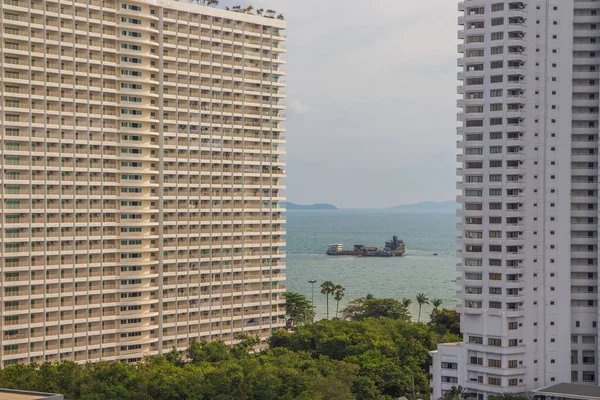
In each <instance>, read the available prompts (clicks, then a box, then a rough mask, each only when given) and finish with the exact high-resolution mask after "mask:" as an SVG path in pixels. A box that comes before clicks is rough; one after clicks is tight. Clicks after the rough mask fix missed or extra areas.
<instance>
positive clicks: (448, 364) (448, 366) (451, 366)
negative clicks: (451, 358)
mask: <svg viewBox="0 0 600 400" xmlns="http://www.w3.org/2000/svg"><path fill="white" fill-rule="evenodd" d="M442 368H444V369H458V364H457V363H451V362H442Z"/></svg>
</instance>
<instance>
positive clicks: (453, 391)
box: [442, 385, 465, 400]
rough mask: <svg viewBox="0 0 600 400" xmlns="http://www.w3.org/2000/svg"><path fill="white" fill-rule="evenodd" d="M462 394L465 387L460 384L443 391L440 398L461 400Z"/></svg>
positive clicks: (463, 394) (443, 399)
mask: <svg viewBox="0 0 600 400" xmlns="http://www.w3.org/2000/svg"><path fill="white" fill-rule="evenodd" d="M464 396H465V389H464V388H463V387H462V386H460V385H458V386H452V387H451V388H450V390H448V391H447V392H446V393H444V396H443V397H442V400H461V399H463V398H464Z"/></svg>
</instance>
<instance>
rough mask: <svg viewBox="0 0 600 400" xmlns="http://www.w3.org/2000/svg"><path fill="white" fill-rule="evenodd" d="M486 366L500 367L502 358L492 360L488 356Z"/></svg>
mask: <svg viewBox="0 0 600 400" xmlns="http://www.w3.org/2000/svg"><path fill="white" fill-rule="evenodd" d="M488 367H491V368H502V360H494V359H493V358H489V359H488Z"/></svg>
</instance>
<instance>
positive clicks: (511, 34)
mask: <svg viewBox="0 0 600 400" xmlns="http://www.w3.org/2000/svg"><path fill="white" fill-rule="evenodd" d="M459 11H460V12H461V14H462V15H461V16H460V17H459V24H460V25H461V30H460V32H459V39H460V40H461V41H462V43H461V44H460V45H459V52H460V53H462V55H461V58H459V63H458V65H459V67H460V69H461V72H459V80H460V81H462V84H461V86H459V88H458V92H459V94H460V95H461V99H460V100H459V102H458V106H459V108H461V109H462V112H461V113H459V121H460V122H461V126H460V127H459V128H458V135H459V142H458V148H459V155H458V162H459V163H460V164H461V167H460V168H459V169H458V175H459V183H458V189H459V190H460V195H459V197H458V201H459V203H460V204H461V209H460V210H459V217H460V218H461V220H462V221H461V222H460V224H459V230H460V231H461V232H462V236H460V237H459V238H458V244H459V250H458V258H459V259H460V262H459V264H458V267H457V269H458V271H459V272H460V277H459V278H458V284H459V286H460V291H459V292H458V297H459V300H460V303H461V304H460V306H459V308H458V311H459V312H460V313H461V329H462V332H463V335H464V341H463V342H462V343H458V344H450V345H443V346H440V347H439V348H438V351H437V352H436V353H433V360H434V364H433V373H434V377H433V398H438V397H440V396H441V395H442V394H443V393H444V392H445V391H447V390H449V389H450V387H451V386H453V385H461V386H463V387H464V388H465V389H466V391H467V392H468V393H472V394H473V395H474V397H475V398H477V399H479V400H482V399H486V398H487V397H488V396H489V395H490V394H493V393H496V394H497V393H506V392H509V393H516V392H526V391H529V390H531V389H535V388H540V387H544V386H547V385H552V384H553V383H559V382H579V383H588V384H591V385H598V382H599V370H598V365H599V363H598V349H599V347H598V346H599V339H600V338H599V337H598V320H599V314H598V313H599V308H598V301H599V297H598V161H599V159H598V132H599V130H598V121H599V113H598V110H599V105H600V99H599V84H600V2H599V1H595V0H522V1H510V0H467V1H463V2H460V3H459Z"/></svg>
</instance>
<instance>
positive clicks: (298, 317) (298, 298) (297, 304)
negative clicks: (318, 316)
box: [285, 292, 314, 325]
mask: <svg viewBox="0 0 600 400" xmlns="http://www.w3.org/2000/svg"><path fill="white" fill-rule="evenodd" d="M285 313H286V317H287V318H288V319H291V320H293V321H294V323H295V324H296V325H303V324H306V323H308V322H310V321H312V319H313V316H314V311H313V304H312V303H311V301H310V300H308V299H307V298H306V297H305V296H304V295H302V294H300V293H296V292H287V293H285Z"/></svg>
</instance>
